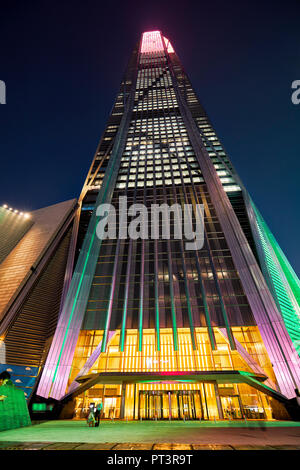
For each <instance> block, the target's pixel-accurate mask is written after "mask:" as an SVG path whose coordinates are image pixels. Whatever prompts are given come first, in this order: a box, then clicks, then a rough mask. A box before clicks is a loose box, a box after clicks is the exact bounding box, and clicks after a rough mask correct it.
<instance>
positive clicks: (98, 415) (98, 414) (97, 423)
mask: <svg viewBox="0 0 300 470" xmlns="http://www.w3.org/2000/svg"><path fill="white" fill-rule="evenodd" d="M102 410H103V405H102V401H100V403H98V405H97V407H96V412H95V418H96V424H95V426H96V427H98V426H99V424H100V417H101V414H102Z"/></svg>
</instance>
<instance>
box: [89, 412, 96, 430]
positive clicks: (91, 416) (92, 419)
mask: <svg viewBox="0 0 300 470" xmlns="http://www.w3.org/2000/svg"><path fill="white" fill-rule="evenodd" d="M87 424H88V426H89V428H90V427H94V426H95V414H94V411H93V409H92V408H90V412H89V415H88V417H87Z"/></svg>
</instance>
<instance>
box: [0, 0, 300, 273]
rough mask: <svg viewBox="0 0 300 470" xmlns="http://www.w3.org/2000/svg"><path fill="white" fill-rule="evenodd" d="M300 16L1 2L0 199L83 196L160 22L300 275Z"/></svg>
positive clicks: (269, 6) (218, 6) (268, 4)
mask: <svg viewBox="0 0 300 470" xmlns="http://www.w3.org/2000/svg"><path fill="white" fill-rule="evenodd" d="M299 19H300V2H299V0H298V1H296V0H295V1H285V2H284V1H280V2H277V1H263V0H262V1H251V2H250V1H236V2H234V1H214V0H209V1H201V0H198V1H189V0H181V1H178V2H175V1H170V2H164V1H163V0H162V1H160V2H156V1H150V0H149V1H148V2H145V1H142V0H140V1H128V0H124V1H123V2H118V1H109V0H107V1H106V2H102V1H83V0H82V1H76V0H75V1H54V0H52V1H30V0H23V1H19V2H17V1H13V0H9V1H6V2H4V1H3V0H2V2H1V18H0V50H1V55H0V57H1V59H0V60H1V62H0V80H4V81H5V83H6V89H7V104H6V105H0V123H1V140H0V156H1V185H0V204H3V203H7V204H9V205H10V206H12V207H14V208H17V209H20V210H26V211H31V210H34V209H37V208H40V207H43V206H46V205H50V204H54V203H57V202H60V201H63V200H67V199H71V198H74V197H77V196H78V195H79V193H80V190H81V187H82V184H83V182H84V179H85V176H86V173H87V171H88V169H89V166H90V163H91V160H92V158H93V155H94V152H95V150H96V147H97V143H98V141H99V139H100V137H101V133H102V131H103V130H104V126H105V123H106V120H107V118H108V115H109V113H110V111H111V108H112V104H113V101H114V99H115V96H116V93H117V92H118V89H119V84H120V81H121V78H122V74H123V72H124V69H125V66H126V64H127V61H128V59H129V57H130V54H131V52H132V49H133V47H134V45H135V43H136V42H137V41H138V39H139V37H140V34H141V33H142V32H143V31H147V30H156V29H160V30H162V32H163V33H164V35H165V36H166V37H168V38H169V39H170V40H171V42H172V45H173V47H174V48H175V50H176V52H177V53H178V55H179V57H180V59H181V61H182V63H183V65H184V67H185V69H186V71H187V73H188V75H189V77H190V79H191V81H192V84H193V86H194V88H195V90H196V92H197V93H198V96H199V98H200V100H201V102H202V104H203V105H204V107H205V109H206V110H207V112H208V115H209V116H210V118H211V120H212V122H213V124H214V126H215V129H216V131H217V133H218V135H219V137H220V138H221V141H222V143H223V144H224V146H225V149H226V150H227V152H228V154H229V156H230V158H231V160H232V162H233V164H234V165H235V167H236V169H237V171H238V172H239V174H240V177H241V179H242V180H243V182H244V184H245V185H246V187H247V188H248V190H249V192H250V194H251V195H252V197H253V199H254V201H255V203H256V205H257V206H258V208H259V209H260V211H261V212H262V214H263V216H264V218H265V220H266V221H267V223H268V225H269V227H270V228H271V230H272V231H273V233H274V235H275V237H276V238H277V240H278V242H279V243H280V245H281V247H282V249H283V250H284V252H285V253H286V255H287V257H288V259H289V260H290V261H291V263H292V265H293V267H294V269H295V270H296V272H297V273H298V274H299V273H300V254H299V249H298V244H299V229H300V218H299V203H300V200H299V199H300V197H299V194H300V191H299V178H300V158H299V157H300V132H299V125H300V105H293V104H292V101H291V94H292V90H291V84H292V82H293V81H294V80H300V26H299Z"/></svg>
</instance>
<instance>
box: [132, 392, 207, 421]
mask: <svg viewBox="0 0 300 470" xmlns="http://www.w3.org/2000/svg"><path fill="white" fill-rule="evenodd" d="M139 418H142V419H155V420H160V419H182V420H193V419H200V418H203V411H202V401H201V395H200V391H177V390H176V391H173V390H172V391H140V394H139Z"/></svg>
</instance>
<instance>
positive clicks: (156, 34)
mask: <svg viewBox="0 0 300 470" xmlns="http://www.w3.org/2000/svg"><path fill="white" fill-rule="evenodd" d="M163 40H164V41H165V44H166V47H167V51H168V52H174V49H173V47H172V45H171V43H170V41H169V40H168V39H167V38H165V37H164V38H163V36H162V34H161V32H160V31H147V32H145V33H143V38H142V47H141V53H142V54H143V53H149V52H163V51H164V43H163Z"/></svg>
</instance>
